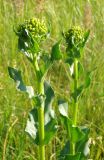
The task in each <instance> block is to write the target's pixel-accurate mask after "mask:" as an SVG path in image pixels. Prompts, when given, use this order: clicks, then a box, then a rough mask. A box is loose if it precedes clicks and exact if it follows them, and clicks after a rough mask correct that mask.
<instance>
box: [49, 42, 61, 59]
mask: <svg viewBox="0 0 104 160" xmlns="http://www.w3.org/2000/svg"><path fill="white" fill-rule="evenodd" d="M60 42H61V41H59V42H57V43H56V44H55V45H54V46H53V47H52V51H51V60H52V61H54V60H60V59H62V53H61V51H60Z"/></svg>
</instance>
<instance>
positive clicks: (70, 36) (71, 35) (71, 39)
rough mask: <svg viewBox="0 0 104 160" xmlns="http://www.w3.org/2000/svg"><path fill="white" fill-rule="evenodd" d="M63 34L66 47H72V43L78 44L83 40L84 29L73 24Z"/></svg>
mask: <svg viewBox="0 0 104 160" xmlns="http://www.w3.org/2000/svg"><path fill="white" fill-rule="evenodd" d="M64 36H65V39H66V43H67V45H68V48H72V47H73V45H74V46H78V44H79V43H81V42H83V40H84V31H83V29H81V28H80V27H79V26H74V27H72V28H71V29H69V30H68V31H67V32H66V33H65V35H64Z"/></svg>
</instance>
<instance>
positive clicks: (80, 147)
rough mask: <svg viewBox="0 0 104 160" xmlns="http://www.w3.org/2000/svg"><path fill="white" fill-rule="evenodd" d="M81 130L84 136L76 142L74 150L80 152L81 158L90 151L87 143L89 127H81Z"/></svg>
mask: <svg viewBox="0 0 104 160" xmlns="http://www.w3.org/2000/svg"><path fill="white" fill-rule="evenodd" d="M82 132H83V133H84V137H83V139H81V140H80V141H79V142H78V143H77V144H76V151H77V152H81V158H83V157H86V156H87V155H89V153H90V149H89V147H90V144H89V133H90V129H89V128H86V127H83V128H82Z"/></svg>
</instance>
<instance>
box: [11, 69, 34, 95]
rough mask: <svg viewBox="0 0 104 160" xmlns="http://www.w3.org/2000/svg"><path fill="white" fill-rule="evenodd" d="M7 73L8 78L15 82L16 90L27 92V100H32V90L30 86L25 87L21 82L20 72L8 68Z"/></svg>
mask: <svg viewBox="0 0 104 160" xmlns="http://www.w3.org/2000/svg"><path fill="white" fill-rule="evenodd" d="M8 72H9V76H10V77H11V78H12V79H13V80H14V81H15V82H16V88H17V89H18V90H19V91H23V92H27V93H28V94H29V98H33V97H34V90H33V88H32V86H25V84H24V82H23V80H22V76H21V71H19V70H17V69H15V68H12V67H8Z"/></svg>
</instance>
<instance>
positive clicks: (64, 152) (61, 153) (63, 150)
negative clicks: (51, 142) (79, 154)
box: [59, 141, 70, 159]
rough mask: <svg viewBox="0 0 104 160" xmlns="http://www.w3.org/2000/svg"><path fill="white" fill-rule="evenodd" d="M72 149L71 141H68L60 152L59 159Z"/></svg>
mask: <svg viewBox="0 0 104 160" xmlns="http://www.w3.org/2000/svg"><path fill="white" fill-rule="evenodd" d="M69 151H70V142H69V141H67V142H66V144H65V146H64V147H63V148H62V150H61V152H60V156H59V159H60V158H61V157H64V156H65V155H66V154H68V153H69Z"/></svg>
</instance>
